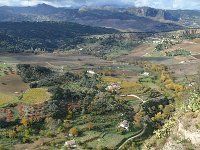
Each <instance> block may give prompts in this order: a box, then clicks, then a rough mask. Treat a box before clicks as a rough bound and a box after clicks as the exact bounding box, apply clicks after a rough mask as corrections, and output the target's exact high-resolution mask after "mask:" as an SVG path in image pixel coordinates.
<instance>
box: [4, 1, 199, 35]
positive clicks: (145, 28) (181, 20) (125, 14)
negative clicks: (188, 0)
mask: <svg viewBox="0 0 200 150" xmlns="http://www.w3.org/2000/svg"><path fill="white" fill-rule="evenodd" d="M0 14H1V15H0V22H22V21H30V22H42V21H55V22H65V21H66V22H75V23H79V24H83V25H90V26H99V27H109V28H115V29H119V30H122V31H138V32H160V31H170V30H177V29H182V28H183V26H184V27H199V26H200V11H195V10H162V9H154V8H150V7H140V8H137V7H131V8H127V7H124V8H117V7H116V6H113V7H112V6H110V5H109V6H98V7H95V6H93V7H88V6H83V7H80V8H64V7H63V8H57V7H53V6H50V5H47V4H39V5H37V6H31V7H8V6H2V7H0Z"/></svg>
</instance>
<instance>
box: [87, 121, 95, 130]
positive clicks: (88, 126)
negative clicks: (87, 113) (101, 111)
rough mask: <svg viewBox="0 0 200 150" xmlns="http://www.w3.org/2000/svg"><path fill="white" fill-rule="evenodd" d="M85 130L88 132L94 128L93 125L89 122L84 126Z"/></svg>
mask: <svg viewBox="0 0 200 150" xmlns="http://www.w3.org/2000/svg"><path fill="white" fill-rule="evenodd" d="M86 128H87V129H88V130H91V129H93V128H94V124H93V123H92V122H89V123H87V124H86Z"/></svg>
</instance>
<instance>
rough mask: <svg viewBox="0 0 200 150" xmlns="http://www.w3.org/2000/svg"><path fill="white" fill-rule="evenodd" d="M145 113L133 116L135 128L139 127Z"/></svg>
mask: <svg viewBox="0 0 200 150" xmlns="http://www.w3.org/2000/svg"><path fill="white" fill-rule="evenodd" d="M144 115H145V113H144V112H138V113H137V114H135V116H134V118H133V119H134V124H135V125H136V126H137V127H141V121H142V118H143V117H144Z"/></svg>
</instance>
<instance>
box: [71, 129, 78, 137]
mask: <svg viewBox="0 0 200 150" xmlns="http://www.w3.org/2000/svg"><path fill="white" fill-rule="evenodd" d="M69 134H71V135H73V136H78V129H77V128H71V129H70V130H69Z"/></svg>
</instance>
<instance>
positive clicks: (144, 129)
mask: <svg viewBox="0 0 200 150" xmlns="http://www.w3.org/2000/svg"><path fill="white" fill-rule="evenodd" d="M120 96H121V97H135V98H137V99H139V100H141V101H142V103H141V104H143V103H145V101H144V100H143V99H141V98H140V97H139V96H137V95H135V94H130V95H120ZM141 104H140V110H141V109H142V106H141ZM146 129H147V124H146V123H145V122H143V121H142V129H141V130H140V131H139V133H138V134H136V135H133V136H132V137H130V138H128V139H127V140H126V141H125V142H123V143H122V144H121V145H120V146H119V148H117V150H121V149H122V148H123V147H124V146H125V145H126V144H127V143H128V142H129V141H131V140H133V139H136V138H138V137H140V136H141V135H143V134H144V132H145V131H146Z"/></svg>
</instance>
